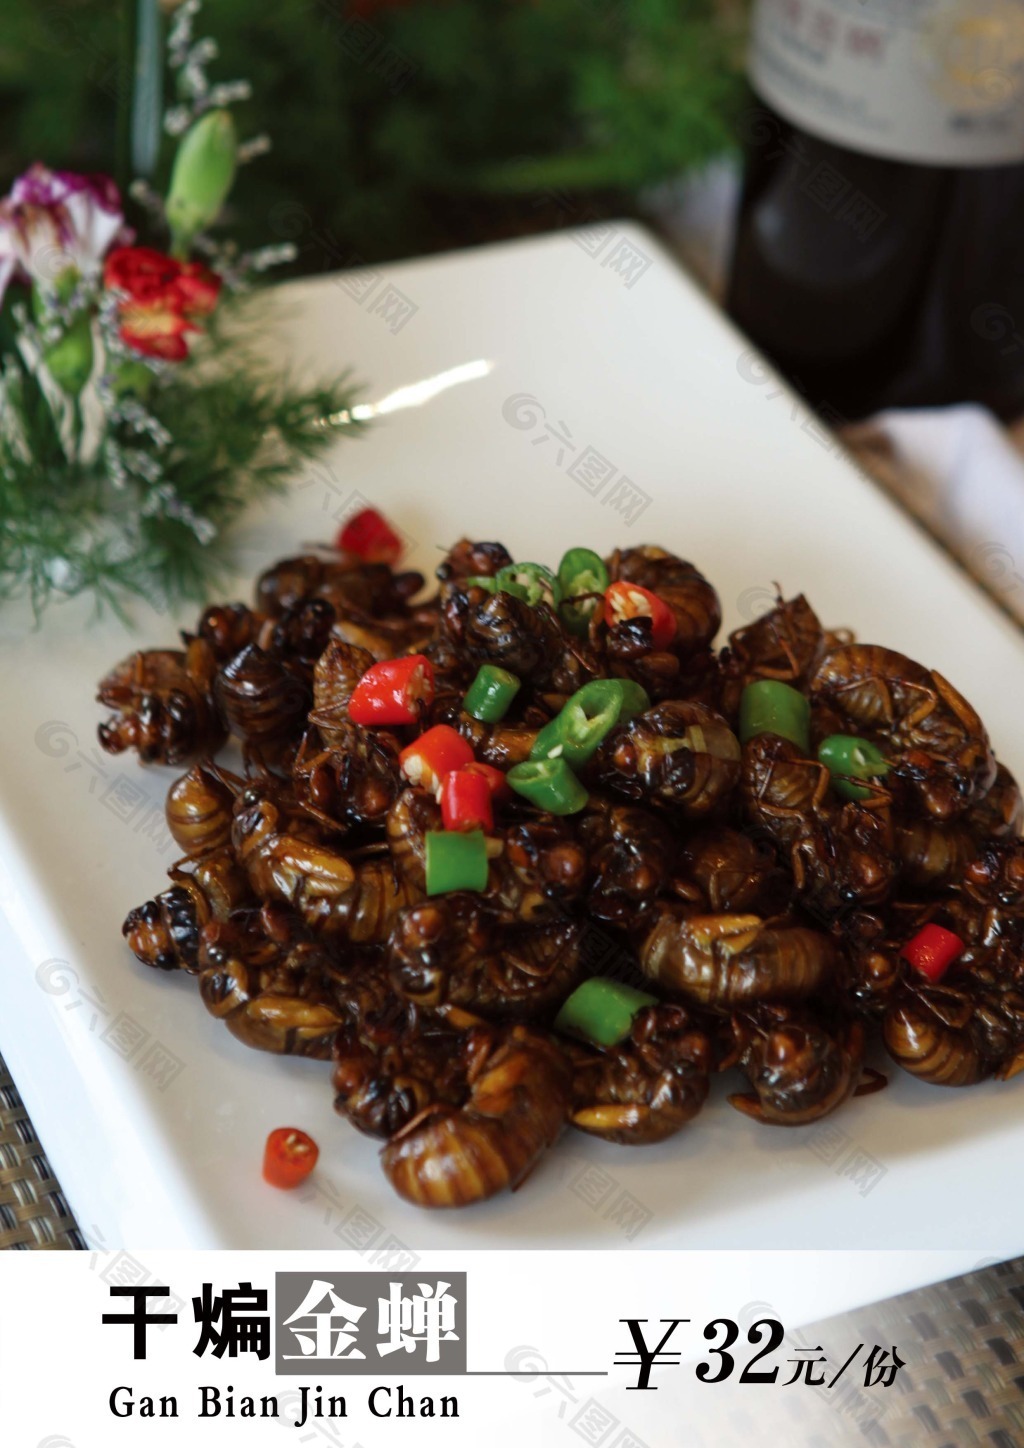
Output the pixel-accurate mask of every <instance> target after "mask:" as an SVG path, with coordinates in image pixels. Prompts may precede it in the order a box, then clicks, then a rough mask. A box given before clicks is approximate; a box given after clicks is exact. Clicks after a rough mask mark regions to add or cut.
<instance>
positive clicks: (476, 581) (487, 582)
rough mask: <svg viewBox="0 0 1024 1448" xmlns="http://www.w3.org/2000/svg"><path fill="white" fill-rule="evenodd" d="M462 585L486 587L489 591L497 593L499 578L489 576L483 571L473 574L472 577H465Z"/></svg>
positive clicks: (464, 586) (465, 586)
mask: <svg viewBox="0 0 1024 1448" xmlns="http://www.w3.org/2000/svg"><path fill="white" fill-rule="evenodd" d="M462 587H463V588H485V589H486V590H487V592H488V593H497V591H498V580H497V579H496V578H488V577H487V575H486V574H483V573H481V574H473V576H472V577H470V578H464V579H463V580H462Z"/></svg>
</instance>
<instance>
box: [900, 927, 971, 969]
mask: <svg viewBox="0 0 1024 1448" xmlns="http://www.w3.org/2000/svg"><path fill="white" fill-rule="evenodd" d="M966 949H967V947H966V945H965V944H964V942H963V941H962V940H961V939H960V937H959V935H954V933H953V931H952V930H945V929H944V928H943V927H942V926H941V925H925V926H924V927H923V928H922V929H921V930H919V931H918V932H917V934H916V935H915V936H914V937H913V939H912V940H908V941H907V943H906V945H905V946H904V947H903V949H902V950H901V951H900V954H901V955H902V956H903V959H904V960H907V961H909V962H910V964H911V965H912V966H913V968H914V969H915V970H917V971H920V973H921V974H922V975H923V976H926V977H927V978H928V980H930V981H933V982H934V981H938V980H941V979H942V977H943V976H944V975H945V974H946V971H947V970H948V969H949V967H950V966H951V965H952V964H953V962H954V960H956V958H957V957H958V956H959V955H962V954H963V953H964V951H965V950H966Z"/></svg>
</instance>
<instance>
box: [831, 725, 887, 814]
mask: <svg viewBox="0 0 1024 1448" xmlns="http://www.w3.org/2000/svg"><path fill="white" fill-rule="evenodd" d="M818 758H819V759H820V760H821V762H822V764H824V765H825V766H826V767H827V768H828V772H829V774H830V775H831V776H832V788H833V789H834V790H835V792H836V794H841V795H842V796H843V798H844V799H870V798H871V796H872V794H873V793H874V790H871V789H868V788H867V787H866V786H865V785H863V784H855V783H854V781H855V780H857V779H878V778H880V777H881V776H882V775H885V774H888V772H889V762H888V760H887V759H886V757H885V755H884V754H883V753H882V751H881V750H880V749H879V748H878V746H877V745H876V744H872V743H871V741H870V739H858V738H857V736H856V735H855V734H830V735H829V736H828V738H827V739H823V740H822V741H821V743H820V744H819V745H818Z"/></svg>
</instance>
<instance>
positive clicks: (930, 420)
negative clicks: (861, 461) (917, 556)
mask: <svg viewBox="0 0 1024 1448" xmlns="http://www.w3.org/2000/svg"><path fill="white" fill-rule="evenodd" d="M871 432H874V434H875V437H874V438H872V437H871ZM878 433H881V434H882V435H883V437H884V439H885V442H886V444H887V447H886V448H885V449H884V450H883V449H880V448H879V447H878V443H877V435H878ZM849 441H850V443H851V445H853V447H854V450H855V451H860V450H861V449H862V448H863V449H864V450H865V451H866V452H867V453H868V454H873V455H874V458H873V459H872V457H870V456H868V457H866V458H865V461H866V462H867V465H868V466H869V467H871V466H872V462H873V461H877V462H879V463H880V464H881V466H880V467H879V468H878V469H877V471H879V472H880V473H881V477H882V481H883V482H884V483H885V484H886V486H887V487H888V488H889V489H890V490H891V491H892V492H893V493H895V494H896V496H897V497H898V498H899V499H900V501H901V502H902V503H904V504H905V506H906V507H907V508H909V509H910V510H911V512H913V513H915V514H916V515H917V516H918V517H919V518H920V519H921V521H922V522H923V523H924V524H925V525H926V526H927V527H928V528H930V529H931V530H932V532H933V533H934V534H935V535H936V537H938V538H939V539H940V540H941V542H943V543H944V544H945V545H946V547H947V548H948V549H949V550H950V552H951V553H953V554H954V555H955V556H956V557H957V558H958V559H959V560H960V561H961V562H962V563H963V564H964V566H965V567H966V568H967V569H968V570H969V571H970V572H971V573H972V574H974V576H975V577H976V578H977V579H978V581H979V582H980V583H982V584H983V585H984V586H985V587H986V588H988V589H990V590H991V591H992V592H993V593H994V594H996V595H997V596H998V597H999V599H1000V600H1001V601H1002V603H1003V604H1004V605H1005V606H1006V607H1007V608H1008V609H1010V610H1011V612H1012V613H1013V614H1014V615H1015V616H1016V617H1017V618H1018V619H1019V620H1020V621H1021V622H1022V623H1024V457H1022V456H1021V454H1020V453H1019V452H1018V451H1017V449H1016V448H1015V447H1014V446H1013V443H1012V441H1011V439H1010V436H1009V434H1008V433H1007V432H1006V430H1005V428H1003V426H1002V425H1001V424H1000V423H999V422H998V420H997V419H996V418H995V417H994V416H993V415H992V414H991V413H990V412H989V411H987V409H986V408H984V407H978V406H975V405H973V404H964V405H962V406H956V407H941V408H920V409H909V410H906V411H891V412H882V413H879V414H878V415H877V416H876V417H875V418H873V419H872V421H871V423H869V424H866V425H865V427H863V428H854V429H851V430H850V437H849ZM884 452H887V453H888V457H885V456H884V455H883V453H884Z"/></svg>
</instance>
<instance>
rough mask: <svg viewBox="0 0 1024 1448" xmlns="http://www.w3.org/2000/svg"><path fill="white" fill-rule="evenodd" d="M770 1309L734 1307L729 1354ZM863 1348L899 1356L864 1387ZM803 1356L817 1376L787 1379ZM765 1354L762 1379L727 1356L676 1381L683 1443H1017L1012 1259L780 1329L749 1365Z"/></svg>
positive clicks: (1022, 1401)
mask: <svg viewBox="0 0 1024 1448" xmlns="http://www.w3.org/2000/svg"><path fill="white" fill-rule="evenodd" d="M772 1315H773V1313H772V1308H771V1304H770V1303H766V1302H751V1303H749V1304H748V1305H747V1307H746V1308H744V1310H743V1313H742V1314H741V1317H740V1322H739V1327H740V1339H739V1343H738V1344H737V1346H736V1347H735V1349H734V1352H735V1354H736V1359H737V1364H740V1363H743V1362H744V1361H745V1360H746V1359H747V1358H748V1357H749V1356H751V1354H752V1353H753V1352H754V1351H755V1348H753V1347H744V1348H743V1349H742V1351H741V1347H740V1344H742V1343H745V1341H746V1335H747V1332H748V1331H749V1330H750V1329H751V1328H752V1327H753V1326H754V1324H755V1323H756V1322H758V1321H759V1320H760V1319H762V1318H764V1317H771V1316H772ZM761 1340H762V1342H766V1341H767V1338H766V1337H764V1338H762V1339H761ZM873 1348H877V1349H880V1350H881V1352H882V1353H884V1354H887V1355H888V1356H887V1358H885V1359H884V1360H883V1361H887V1362H888V1363H890V1364H891V1363H892V1350H893V1349H894V1348H895V1350H896V1353H897V1355H898V1356H899V1358H900V1359H901V1360H902V1363H903V1366H902V1367H900V1368H899V1369H898V1371H896V1372H895V1374H894V1376H893V1378H892V1381H891V1385H890V1386H888V1387H884V1386H879V1385H878V1383H877V1381H876V1382H875V1383H874V1385H872V1386H865V1381H864V1376H865V1368H866V1365H867V1357H868V1354H869V1353H870V1352H871V1350H872V1349H873ZM821 1355H823V1356H824V1358H825V1360H826V1361H825V1362H824V1363H821V1362H819V1361H818V1359H819V1358H820V1356H821ZM851 1355H853V1356H852V1362H851V1363H850V1367H849V1368H848V1369H847V1370H846V1371H844V1372H843V1373H842V1374H841V1375H840V1377H839V1380H838V1382H837V1383H836V1385H835V1386H834V1387H829V1386H828V1381H829V1380H830V1379H831V1378H832V1377H833V1376H834V1375H835V1374H836V1373H837V1372H838V1371H839V1369H840V1368H841V1367H842V1366H843V1365H844V1364H845V1363H847V1361H848V1360H850V1359H851ZM811 1359H814V1360H815V1362H816V1365H815V1368H814V1369H813V1371H814V1373H815V1375H816V1376H817V1377H821V1376H824V1378H825V1382H824V1383H823V1384H820V1385H818V1386H809V1385H808V1383H807V1382H806V1381H798V1382H796V1383H794V1384H790V1385H787V1381H786V1380H787V1379H788V1378H789V1377H790V1376H791V1375H792V1374H793V1373H794V1372H795V1371H796V1366H795V1365H796V1363H797V1362H798V1361H801V1360H802V1361H803V1362H804V1363H807V1362H808V1361H809V1360H811ZM711 1361H712V1362H715V1363H717V1361H718V1360H717V1359H715V1358H712V1359H711ZM775 1364H781V1371H780V1373H779V1376H778V1380H777V1382H776V1383H774V1384H771V1385H767V1384H766V1385H763V1386H761V1385H749V1384H748V1385H739V1384H737V1383H736V1382H735V1376H736V1375H738V1373H739V1366H737V1368H736V1370H735V1373H734V1375H733V1377H732V1378H731V1379H730V1380H729V1381H728V1382H726V1383H723V1384H720V1385H716V1386H715V1387H714V1389H713V1390H712V1389H711V1388H709V1387H703V1388H700V1387H695V1385H693V1384H687V1388H686V1391H685V1393H684V1403H683V1404H682V1405H681V1406H682V1408H683V1411H684V1413H687V1414H688V1416H687V1417H686V1421H687V1425H688V1428H690V1429H692V1430H693V1432H692V1437H691V1438H688V1439H687V1443H688V1448H689V1445H690V1444H691V1443H692V1448H751V1445H761V1444H772V1445H775V1444H779V1445H780V1448H781V1445H784V1448H1024V1257H1021V1258H1016V1259H1014V1260H1013V1261H1010V1262H1002V1263H993V1264H988V1263H985V1264H979V1269H978V1270H977V1271H975V1272H971V1273H969V1274H967V1275H966V1276H963V1277H954V1278H952V1279H950V1280H949V1281H948V1282H941V1283H939V1284H937V1285H936V1286H934V1287H928V1288H923V1289H921V1290H920V1291H917V1292H908V1293H905V1294H903V1295H901V1296H899V1297H891V1298H888V1299H887V1300H886V1301H884V1302H880V1303H876V1304H874V1305H873V1306H870V1307H865V1308H861V1309H858V1310H857V1311H855V1312H849V1313H843V1314H842V1315H840V1316H838V1317H831V1318H827V1319H825V1320H824V1321H822V1322H817V1323H813V1324H811V1325H810V1326H809V1327H804V1328H802V1329H800V1330H799V1331H797V1332H790V1333H787V1335H786V1338H785V1341H784V1343H783V1346H782V1347H781V1348H779V1349H778V1351H777V1352H776V1353H774V1354H772V1355H771V1357H770V1358H767V1359H765V1360H764V1361H763V1362H762V1363H760V1364H758V1367H759V1368H765V1367H769V1366H771V1365H775ZM804 1376H805V1377H806V1369H805V1370H804Z"/></svg>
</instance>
